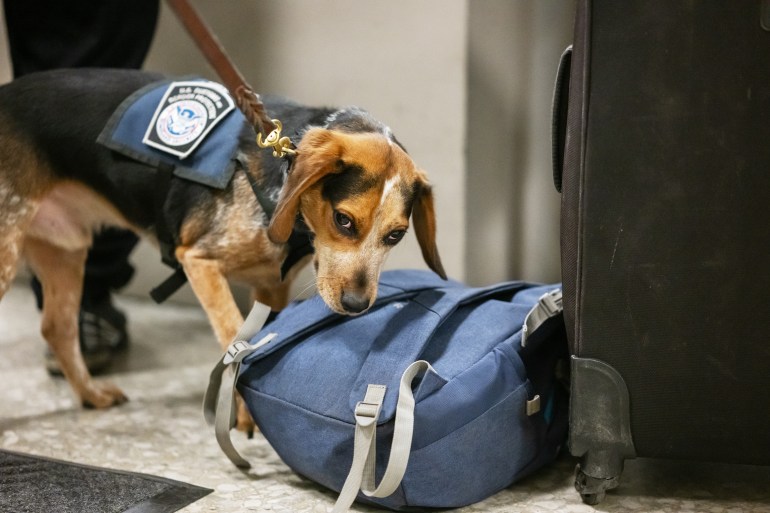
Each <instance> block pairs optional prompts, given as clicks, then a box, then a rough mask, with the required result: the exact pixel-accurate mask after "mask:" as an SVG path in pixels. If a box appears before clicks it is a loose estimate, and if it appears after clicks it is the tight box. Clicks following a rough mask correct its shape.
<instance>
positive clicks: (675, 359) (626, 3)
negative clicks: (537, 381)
mask: <svg viewBox="0 0 770 513" xmlns="http://www.w3.org/2000/svg"><path fill="white" fill-rule="evenodd" d="M555 99H556V108H555V110H554V114H555V115H554V122H555V134H556V137H555V141H554V142H555V144H554V157H555V159H554V160H555V170H556V173H555V179H556V182H557V187H558V188H560V189H561V190H562V273H563V276H562V277H563V282H564V314H565V320H566V323H567V331H568V335H569V338H570V344H571V350H572V354H573V361H572V374H571V376H572V377H571V380H572V391H571V407H570V423H571V425H570V437H569V444H570V450H571V452H572V454H573V455H575V456H578V457H580V458H581V460H580V464H579V466H578V469H577V471H576V487H577V489H578V491H579V492H580V493H581V494H582V496H583V499H584V501H585V502H587V503H593V504H595V503H597V502H598V501H600V500H601V499H602V498H603V496H604V493H605V491H606V490H608V489H610V488H613V487H615V486H617V484H618V479H619V477H620V474H621V472H622V469H623V461H624V460H625V459H627V458H634V457H637V456H638V457H659V458H673V459H688V460H703V461H720V462H730V463H748V464H770V2H768V1H760V0H730V1H726V0H700V1H694V2H693V1H681V0H646V1H641V0H623V1H618V0H592V1H591V0H581V1H579V2H578V12H577V16H576V25H575V39H574V44H573V52H572V55H571V66H570V60H569V55H566V54H565V59H564V61H563V63H562V66H561V67H560V80H559V81H557V92H556V97H555Z"/></svg>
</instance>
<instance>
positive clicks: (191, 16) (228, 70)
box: [167, 0, 295, 157]
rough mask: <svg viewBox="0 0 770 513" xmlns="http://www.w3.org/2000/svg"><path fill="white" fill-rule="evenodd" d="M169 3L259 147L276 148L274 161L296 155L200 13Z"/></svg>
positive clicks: (181, 2) (174, 0)
mask: <svg viewBox="0 0 770 513" xmlns="http://www.w3.org/2000/svg"><path fill="white" fill-rule="evenodd" d="M167 2H168V5H169V6H170V7H171V9H172V10H173V11H174V13H175V14H176V16H177V18H179V21H181V22H182V25H184V27H185V29H187V32H188V33H189V34H190V37H192V39H193V41H195V44H196V45H197V46H198V48H199V49H200V51H201V52H202V53H203V55H204V57H206V60H207V61H208V62H209V64H210V65H211V67H212V68H214V71H216V73H217V74H218V75H219V77H220V78H221V79H222V82H223V84H224V86H225V87H227V90H228V91H230V95H231V96H232V97H233V99H234V100H235V103H236V104H237V105H238V108H239V109H240V110H241V112H243V115H244V116H246V119H247V120H248V121H249V123H251V124H252V125H254V129H255V130H256V131H257V144H259V146H260V147H262V148H273V155H274V156H275V157H284V156H286V155H287V154H288V155H293V154H294V153H295V147H294V145H293V144H292V142H291V140H290V139H289V138H288V137H281V129H282V126H281V122H280V121H278V120H277V119H271V118H270V116H268V115H267V112H266V111H265V106H264V104H263V103H262V100H260V98H259V95H258V94H256V93H255V92H254V90H253V89H252V88H251V86H249V84H248V83H246V80H245V79H244V78H243V75H241V73H240V71H238V69H237V68H236V67H235V64H233V61H232V60H231V59H230V57H229V56H228V55H227V52H226V51H225V49H224V47H223V46H222V44H221V43H220V42H219V40H218V39H217V37H216V36H215V35H214V33H213V32H212V31H211V29H210V28H209V26H208V25H207V24H206V22H205V21H203V18H201V16H200V14H198V11H196V10H195V8H193V6H192V5H190V2H189V1H188V0H167ZM263 135H264V136H265V138H264V140H263V139H262V136H263Z"/></svg>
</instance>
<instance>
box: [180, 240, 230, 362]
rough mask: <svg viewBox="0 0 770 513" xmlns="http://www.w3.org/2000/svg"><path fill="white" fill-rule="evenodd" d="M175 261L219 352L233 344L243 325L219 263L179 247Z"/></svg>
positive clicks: (191, 250) (192, 250)
mask: <svg viewBox="0 0 770 513" xmlns="http://www.w3.org/2000/svg"><path fill="white" fill-rule="evenodd" d="M176 257H177V260H179V263H181V264H182V267H184V272H185V274H186V275H187V279H188V281H189V282H190V286H191V287H192V289H193V292H195V296H196V297H197V298H198V301H199V302H200V304H201V306H202V307H203V310H204V311H205V312H206V315H207V316H208V318H209V322H210V323H211V327H212V328H213V329H214V335H216V337H217V340H218V341H219V345H220V346H221V347H222V350H223V351H225V350H227V346H229V345H230V343H231V342H232V341H233V337H235V335H236V334H237V333H238V330H239V329H240V328H241V325H242V324H243V316H242V315H241V312H240V310H238V305H236V304H235V299H234V298H233V294H232V292H231V290H230V284H229V283H227V279H226V278H225V276H224V274H222V271H221V268H220V264H219V262H217V261H215V260H211V259H208V258H206V257H204V256H201V255H199V254H198V252H197V251H195V250H194V249H188V248H184V247H180V248H178V249H177V251H176Z"/></svg>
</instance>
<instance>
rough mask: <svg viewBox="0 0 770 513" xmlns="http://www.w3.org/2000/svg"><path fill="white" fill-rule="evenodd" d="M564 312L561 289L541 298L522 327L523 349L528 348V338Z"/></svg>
mask: <svg viewBox="0 0 770 513" xmlns="http://www.w3.org/2000/svg"><path fill="white" fill-rule="evenodd" d="M562 311H563V307H562V293H561V289H554V290H552V291H550V292H546V293H545V294H543V295H542V296H540V298H539V299H538V300H537V304H536V305H535V306H534V307H533V308H532V310H530V311H529V313H528V314H527V317H526V319H524V324H523V325H522V327H521V347H526V346H527V338H528V337H530V336H531V335H532V334H533V333H534V332H535V331H537V329H538V328H539V327H540V326H541V325H542V324H543V323H544V322H545V321H547V320H548V319H550V318H551V317H555V316H557V315H559V314H560V313H561V312H562Z"/></svg>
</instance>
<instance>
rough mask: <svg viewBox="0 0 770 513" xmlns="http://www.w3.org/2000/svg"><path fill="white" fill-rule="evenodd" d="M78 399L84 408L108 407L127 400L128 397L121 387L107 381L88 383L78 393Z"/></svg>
mask: <svg viewBox="0 0 770 513" xmlns="http://www.w3.org/2000/svg"><path fill="white" fill-rule="evenodd" d="M80 401H81V402H82V403H83V407H84V408H97V409H102V408H109V407H111V406H117V405H119V404H123V403H125V402H126V401H128V397H126V395H125V394H124V393H123V391H122V390H121V389H119V388H118V387H116V386H115V385H113V384H112V383H109V382H107V381H104V382H100V383H94V382H91V383H89V386H88V387H87V388H86V389H85V390H84V391H83V393H81V394H80Z"/></svg>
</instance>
